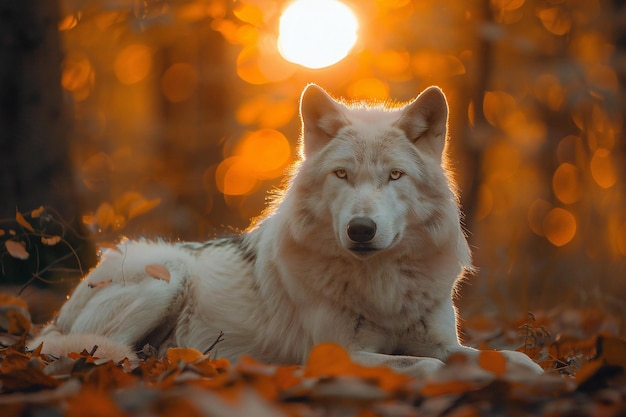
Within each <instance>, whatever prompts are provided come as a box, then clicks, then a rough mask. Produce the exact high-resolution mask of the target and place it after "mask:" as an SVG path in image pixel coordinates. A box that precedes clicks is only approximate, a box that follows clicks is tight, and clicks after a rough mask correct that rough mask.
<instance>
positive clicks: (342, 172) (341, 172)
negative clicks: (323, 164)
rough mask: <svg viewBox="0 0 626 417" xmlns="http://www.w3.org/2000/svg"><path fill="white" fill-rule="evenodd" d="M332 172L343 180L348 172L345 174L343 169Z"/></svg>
mask: <svg viewBox="0 0 626 417" xmlns="http://www.w3.org/2000/svg"><path fill="white" fill-rule="evenodd" d="M334 172H335V175H336V176H337V178H339V179H342V180H345V179H346V178H348V172H346V170H345V169H342V168H339V169H336V170H335V171H334Z"/></svg>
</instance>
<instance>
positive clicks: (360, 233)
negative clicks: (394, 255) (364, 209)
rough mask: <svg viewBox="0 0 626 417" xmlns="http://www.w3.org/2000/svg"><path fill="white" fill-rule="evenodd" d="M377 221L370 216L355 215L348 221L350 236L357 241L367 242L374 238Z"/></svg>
mask: <svg viewBox="0 0 626 417" xmlns="http://www.w3.org/2000/svg"><path fill="white" fill-rule="evenodd" d="M375 235H376V223H374V220H372V219H370V218H369V217H355V218H354V219H352V220H350V223H348V237H349V238H350V240H351V241H353V242H356V243H366V242H369V241H370V240H372V239H374V236H375Z"/></svg>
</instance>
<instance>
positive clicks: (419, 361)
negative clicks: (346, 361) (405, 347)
mask: <svg viewBox="0 0 626 417" xmlns="http://www.w3.org/2000/svg"><path fill="white" fill-rule="evenodd" d="M350 356H351V357H352V359H353V360H354V361H355V362H358V363H360V364H361V365H365V366H387V367H389V368H391V369H393V370H395V371H397V372H401V373H406V374H409V375H411V376H413V377H424V376H427V375H429V374H432V373H433V372H435V371H437V370H439V369H440V368H441V367H443V362H442V361H440V360H439V359H435V358H426V357H418V356H404V355H386V354H383V353H373V352H365V351H358V352H353V353H352V354H351V355H350Z"/></svg>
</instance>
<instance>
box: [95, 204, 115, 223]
mask: <svg viewBox="0 0 626 417" xmlns="http://www.w3.org/2000/svg"><path fill="white" fill-rule="evenodd" d="M95 218H96V223H98V226H100V227H101V228H103V229H106V228H108V227H110V226H113V225H114V224H115V222H116V216H115V210H113V206H112V205H110V204H109V203H102V204H100V206H99V207H98V209H97V210H96V213H95Z"/></svg>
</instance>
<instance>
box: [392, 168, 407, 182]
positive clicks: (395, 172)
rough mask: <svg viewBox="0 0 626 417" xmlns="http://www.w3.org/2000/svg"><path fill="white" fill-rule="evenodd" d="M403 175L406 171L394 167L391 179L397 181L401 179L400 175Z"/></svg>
mask: <svg viewBox="0 0 626 417" xmlns="http://www.w3.org/2000/svg"><path fill="white" fill-rule="evenodd" d="M403 175H404V172H402V171H400V170H399V169H394V170H392V171H391V172H390V173H389V180H390V181H395V180H397V179H400V177H401V176H403Z"/></svg>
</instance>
